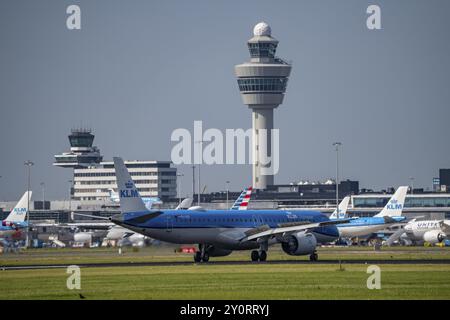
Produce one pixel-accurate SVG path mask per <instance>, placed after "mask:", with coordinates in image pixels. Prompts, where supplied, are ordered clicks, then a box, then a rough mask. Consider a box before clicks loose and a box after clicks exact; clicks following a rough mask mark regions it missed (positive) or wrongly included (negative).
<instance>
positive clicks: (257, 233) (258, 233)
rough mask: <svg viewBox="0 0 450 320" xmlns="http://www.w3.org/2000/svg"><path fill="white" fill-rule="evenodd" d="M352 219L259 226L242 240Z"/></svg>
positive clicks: (268, 236) (283, 233)
mask: <svg viewBox="0 0 450 320" xmlns="http://www.w3.org/2000/svg"><path fill="white" fill-rule="evenodd" d="M351 220H353V218H349V219H339V220H328V221H321V222H313V223H303V224H298V225H294V226H288V227H278V228H269V229H267V227H266V228H261V227H257V228H254V229H250V230H248V231H247V232H246V234H247V236H246V237H244V238H242V239H241V241H242V242H244V241H250V240H255V239H258V238H263V237H267V238H271V237H273V236H277V235H285V234H289V233H293V232H299V231H307V230H310V229H314V228H319V227H326V226H330V225H337V224H342V223H347V222H350V221H351Z"/></svg>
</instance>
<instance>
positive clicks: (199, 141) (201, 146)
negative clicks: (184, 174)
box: [196, 140, 203, 206]
mask: <svg viewBox="0 0 450 320" xmlns="http://www.w3.org/2000/svg"><path fill="white" fill-rule="evenodd" d="M196 143H198V144H199V145H200V146H199V148H198V150H199V151H200V157H199V159H198V195H197V196H198V198H197V205H198V206H200V192H201V191H200V188H201V183H200V164H201V163H202V158H203V157H202V155H203V150H202V149H203V144H202V143H203V140H198V141H196Z"/></svg>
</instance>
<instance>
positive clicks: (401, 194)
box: [334, 186, 408, 238]
mask: <svg viewBox="0 0 450 320" xmlns="http://www.w3.org/2000/svg"><path fill="white" fill-rule="evenodd" d="M407 192H408V187H407V186H403V187H399V188H398V189H397V191H395V193H394V195H393V196H392V197H391V199H389V202H388V203H387V204H386V206H385V207H384V208H383V210H381V211H380V213H378V214H376V215H375V216H373V217H370V218H357V219H353V220H351V221H349V222H346V223H341V224H338V225H337V228H338V230H339V235H340V236H341V237H342V238H353V237H358V236H359V237H360V236H366V235H369V234H371V233H374V232H377V231H380V230H383V229H385V228H387V227H389V226H390V225H393V224H397V223H399V222H402V221H404V220H405V219H406V217H404V216H402V211H403V206H404V204H405V198H406V193H407ZM334 221H340V219H336V220H334Z"/></svg>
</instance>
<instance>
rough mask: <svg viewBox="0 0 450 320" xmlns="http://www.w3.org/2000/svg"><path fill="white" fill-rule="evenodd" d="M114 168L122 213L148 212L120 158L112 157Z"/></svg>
mask: <svg viewBox="0 0 450 320" xmlns="http://www.w3.org/2000/svg"><path fill="white" fill-rule="evenodd" d="M114 168H115V170H116V179H117V188H118V189H117V190H118V191H117V192H118V193H119V198H120V209H121V211H122V213H130V212H148V210H147V208H146V207H145V204H144V202H143V201H142V199H141V196H140V195H139V191H138V190H137V188H136V186H135V184H134V181H133V179H131V176H130V173H129V172H128V169H127V167H126V166H125V163H124V162H123V160H122V158H118V157H114Z"/></svg>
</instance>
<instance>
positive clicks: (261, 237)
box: [110, 158, 350, 262]
mask: <svg viewBox="0 0 450 320" xmlns="http://www.w3.org/2000/svg"><path fill="white" fill-rule="evenodd" d="M114 166H115V170H116V177H117V185H118V190H119V197H120V207H121V214H118V215H115V216H113V217H111V218H110V219H111V221H112V222H114V223H115V224H117V225H120V226H122V227H125V228H127V229H130V230H133V231H135V232H138V233H141V234H143V235H146V236H149V237H151V238H154V239H157V240H161V241H166V242H171V243H177V244H191V243H197V244H198V245H199V250H198V251H197V252H196V253H195V255H194V261H195V262H201V261H203V262H207V261H208V260H209V258H210V257H219V256H226V255H229V254H231V252H232V251H233V250H252V249H253V251H252V252H251V260H252V261H265V260H266V259H267V250H268V248H269V246H270V245H272V244H275V243H281V246H282V249H283V251H284V252H285V253H287V254H289V255H295V256H299V255H309V256H310V260H312V261H315V260H317V259H318V255H317V252H316V246H317V244H318V243H327V242H331V241H334V240H336V239H337V238H338V237H339V232H338V229H337V228H336V224H337V223H341V224H342V223H345V222H348V221H350V219H339V220H335V221H333V220H330V219H328V217H327V216H326V215H324V214H322V213H321V212H317V211H281V210H242V211H235V210H209V211H208V210H204V211H199V212H195V213H193V212H192V211H189V210H148V209H147V208H146V207H145V205H144V203H143V201H142V199H141V198H140V196H139V192H138V190H137V189H136V186H135V184H134V182H133V180H132V179H131V176H130V174H129V172H128V170H127V168H126V167H125V165H124V163H123V160H122V159H121V158H114Z"/></svg>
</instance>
